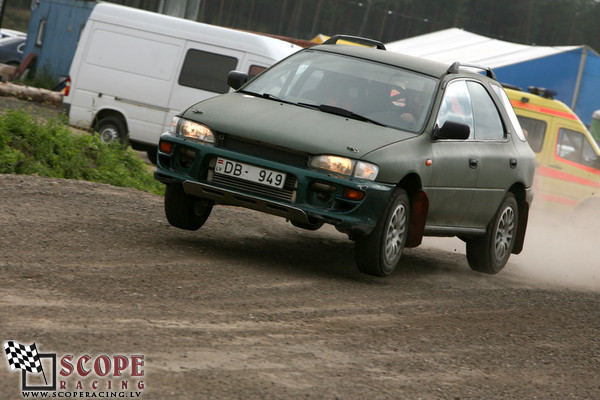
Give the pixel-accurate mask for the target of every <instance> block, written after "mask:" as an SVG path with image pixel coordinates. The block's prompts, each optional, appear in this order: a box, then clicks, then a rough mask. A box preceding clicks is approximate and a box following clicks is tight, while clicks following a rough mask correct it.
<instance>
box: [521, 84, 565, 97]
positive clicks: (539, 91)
mask: <svg viewBox="0 0 600 400" xmlns="http://www.w3.org/2000/svg"><path fill="white" fill-rule="evenodd" d="M527 91H528V92H529V93H531V94H536V95H538V96H541V97H543V98H545V99H554V96H556V95H557V94H558V93H557V92H556V90H551V89H546V88H541V87H536V86H528V87H527Z"/></svg>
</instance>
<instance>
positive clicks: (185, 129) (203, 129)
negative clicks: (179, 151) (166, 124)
mask: <svg viewBox="0 0 600 400" xmlns="http://www.w3.org/2000/svg"><path fill="white" fill-rule="evenodd" d="M175 118H177V117H175ZM175 124H176V125H179V128H177V132H178V133H179V134H180V135H181V136H183V137H186V138H188V139H193V140H197V141H199V142H205V143H214V142H215V134H214V133H213V131H212V130H211V129H210V128H209V127H208V126H206V125H202V124H199V123H197V122H194V121H190V120H189V119H185V120H183V122H181V121H177V122H175ZM171 125H173V122H171Z"/></svg>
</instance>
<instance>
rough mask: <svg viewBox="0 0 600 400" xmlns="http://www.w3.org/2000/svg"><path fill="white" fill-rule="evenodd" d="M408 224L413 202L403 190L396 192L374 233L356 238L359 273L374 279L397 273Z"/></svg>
mask: <svg viewBox="0 0 600 400" xmlns="http://www.w3.org/2000/svg"><path fill="white" fill-rule="evenodd" d="M409 224H410V199H409V197H408V194H407V193H406V191H405V190H404V189H399V188H398V189H395V190H394V192H393V193H392V195H391V197H390V199H389V201H388V205H387V207H386V208H385V211H384V212H383V214H382V215H381V217H380V218H379V221H378V222H377V225H376V226H375V229H373V231H372V232H371V233H370V234H368V235H366V236H358V237H357V238H356V243H355V245H354V253H355V254H354V256H355V259H356V265H357V266H358V269H359V270H360V271H361V272H363V273H365V274H369V275H374V276H387V275H389V274H391V273H392V272H394V270H395V269H396V266H397V265H398V262H399V261H400V257H401V256H402V252H403V251H404V244H405V243H406V238H407V236H408V227H409Z"/></svg>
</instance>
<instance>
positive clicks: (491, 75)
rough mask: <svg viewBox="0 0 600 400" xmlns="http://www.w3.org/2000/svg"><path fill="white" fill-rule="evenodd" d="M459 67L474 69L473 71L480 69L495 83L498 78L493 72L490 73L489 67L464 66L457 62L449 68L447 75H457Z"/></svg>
mask: <svg viewBox="0 0 600 400" xmlns="http://www.w3.org/2000/svg"><path fill="white" fill-rule="evenodd" d="M460 67H467V68H475V69H480V70H482V71H485V75H486V76H487V77H488V78H492V79H493V80H495V81H497V80H498V78H496V74H495V73H494V71H492V69H491V68H490V67H483V66H481V65H477V64H465V63H461V62H458V61H455V62H454V63H453V64H452V65H451V66H450V68H448V73H449V74H457V73H458V71H459V69H460Z"/></svg>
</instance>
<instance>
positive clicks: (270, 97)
mask: <svg viewBox="0 0 600 400" xmlns="http://www.w3.org/2000/svg"><path fill="white" fill-rule="evenodd" d="M238 92H240V93H244V94H249V95H251V96H256V97H262V98H263V99H267V100H274V101H279V102H282V103H286V104H296V103H294V102H291V101H288V100H283V99H280V98H279V97H277V96H275V95H274V94H271V93H256V92H250V91H248V90H238Z"/></svg>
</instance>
